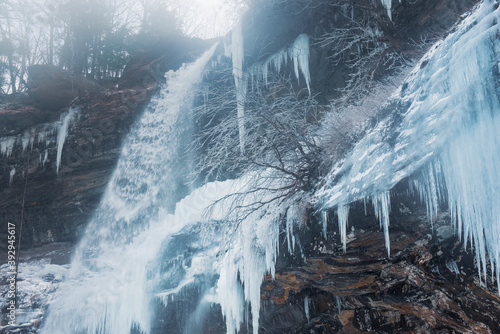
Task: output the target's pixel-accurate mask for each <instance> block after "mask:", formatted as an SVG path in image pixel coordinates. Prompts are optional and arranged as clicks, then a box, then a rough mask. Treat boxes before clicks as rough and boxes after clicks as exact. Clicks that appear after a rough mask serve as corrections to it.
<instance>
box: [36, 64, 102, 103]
mask: <svg viewBox="0 0 500 334" xmlns="http://www.w3.org/2000/svg"><path fill="white" fill-rule="evenodd" d="M28 73H29V79H28V94H29V95H30V97H31V98H32V99H33V101H34V104H35V105H36V106H39V107H41V108H43V109H47V110H54V111H57V110H60V109H61V108H65V109H67V108H68V107H69V106H70V104H71V101H73V99H75V98H76V97H78V96H80V97H83V96H86V95H89V94H94V93H96V92H98V91H99V90H100V89H101V87H100V86H99V85H98V84H96V83H95V82H93V81H91V80H89V79H86V78H84V77H81V76H78V75H75V74H72V73H70V72H68V71H65V70H63V69H60V68H58V67H56V66H53V65H33V66H30V67H28Z"/></svg>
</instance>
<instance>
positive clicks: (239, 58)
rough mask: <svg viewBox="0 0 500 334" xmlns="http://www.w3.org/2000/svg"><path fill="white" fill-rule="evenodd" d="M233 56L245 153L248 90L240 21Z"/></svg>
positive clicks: (234, 37) (238, 113) (233, 41)
mask: <svg viewBox="0 0 500 334" xmlns="http://www.w3.org/2000/svg"><path fill="white" fill-rule="evenodd" d="M231 50H232V51H231V56H232V60H233V76H234V85H235V87H236V108H237V117H238V131H239V136H240V152H241V154H244V153H245V100H246V92H247V75H246V74H245V73H244V71H243V61H244V58H245V56H244V46H243V27H242V23H241V21H239V22H238V23H237V24H236V26H235V27H234V29H233V32H232V37H231Z"/></svg>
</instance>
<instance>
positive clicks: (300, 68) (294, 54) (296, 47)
mask: <svg viewBox="0 0 500 334" xmlns="http://www.w3.org/2000/svg"><path fill="white" fill-rule="evenodd" d="M289 61H290V62H292V63H293V71H294V74H295V78H296V79H297V81H299V82H300V75H301V74H302V76H303V77H304V80H305V82H306V85H307V90H308V91H309V94H311V73H310V72H309V36H308V35H306V34H301V35H299V36H298V37H297V38H296V39H295V41H294V42H293V44H292V46H290V47H289V48H288V49H285V48H283V49H281V50H280V51H278V52H276V53H275V54H273V55H271V56H270V57H269V58H267V59H266V60H265V61H264V62H263V63H262V64H257V65H253V66H252V67H251V68H250V69H249V72H251V73H252V74H253V75H254V76H255V77H257V78H262V79H263V80H264V83H265V84H266V85H267V84H268V82H267V80H268V76H269V72H270V71H272V70H273V69H274V70H275V71H276V72H277V73H279V72H280V71H281V69H282V68H285V67H286V66H287V65H288V62H289Z"/></svg>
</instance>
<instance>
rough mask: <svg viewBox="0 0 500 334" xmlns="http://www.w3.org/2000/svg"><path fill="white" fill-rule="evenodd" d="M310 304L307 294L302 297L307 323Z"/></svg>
mask: <svg viewBox="0 0 500 334" xmlns="http://www.w3.org/2000/svg"><path fill="white" fill-rule="evenodd" d="M310 304H311V301H310V300H309V296H306V297H305V298H304V312H305V313H306V318H307V322H308V323H309V320H310V319H309V306H310Z"/></svg>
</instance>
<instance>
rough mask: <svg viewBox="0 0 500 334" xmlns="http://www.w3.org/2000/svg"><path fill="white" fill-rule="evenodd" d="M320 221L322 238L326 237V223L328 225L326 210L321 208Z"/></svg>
mask: <svg viewBox="0 0 500 334" xmlns="http://www.w3.org/2000/svg"><path fill="white" fill-rule="evenodd" d="M321 223H322V225H323V238H325V239H326V238H327V234H326V232H327V225H328V211H327V210H323V211H321Z"/></svg>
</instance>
